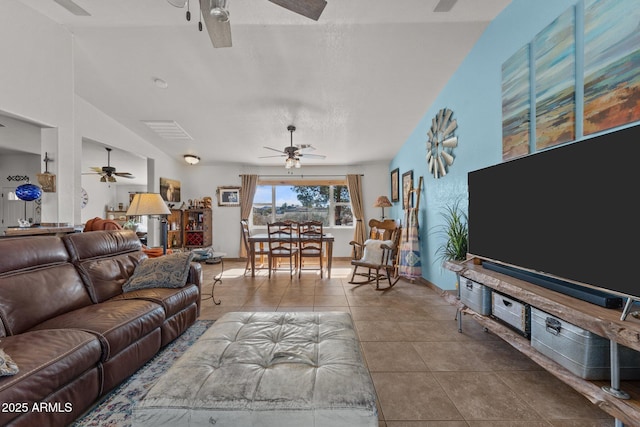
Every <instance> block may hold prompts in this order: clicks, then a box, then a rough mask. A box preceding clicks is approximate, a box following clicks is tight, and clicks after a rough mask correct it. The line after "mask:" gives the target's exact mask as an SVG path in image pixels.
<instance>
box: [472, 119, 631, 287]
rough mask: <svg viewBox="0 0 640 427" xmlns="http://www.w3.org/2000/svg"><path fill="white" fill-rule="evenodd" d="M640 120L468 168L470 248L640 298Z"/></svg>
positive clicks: (509, 262) (481, 254)
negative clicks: (639, 246) (639, 267)
mask: <svg viewBox="0 0 640 427" xmlns="http://www.w3.org/2000/svg"><path fill="white" fill-rule="evenodd" d="M639 171H640V126H634V127H631V128H627V129H623V130H619V131H616V132H611V133H608V134H605V135H601V136H596V137H593V138H590V139H585V140H582V141H578V142H575V143H571V144H568V145H564V146H560V147H557V148H554V149H549V150H547V151H543V152H540V153H537V154H533V155H530V156H527V157H523V158H520V159H516V160H512V161H509V162H505V163H501V164H498V165H495V166H491V167H487V168H484V169H480V170H477V171H473V172H470V173H469V175H468V184H469V212H468V221H469V224H468V225H469V252H470V253H471V254H472V255H475V256H478V257H480V258H484V259H488V260H493V261H497V262H499V263H502V264H507V265H510V266H515V267H519V268H522V269H525V270H528V271H534V272H538V273H542V274H543V275H549V276H552V277H558V278H562V279H566V280H568V281H570V282H577V283H579V284H584V285H587V286H588V287H595V288H599V289H601V290H606V291H612V292H614V293H616V294H618V295H621V296H633V297H635V298H636V299H639V298H640V277H638V276H637V275H636V274H635V273H634V272H635V270H634V268H635V266H636V263H638V262H640V257H639V256H638V253H637V248H636V245H637V244H638V238H639V237H640V218H638V211H637V208H636V203H637V200H636V199H637V198H638V197H639V196H638V195H639V191H638V184H639V183H640V182H639V181H640V180H639V179H638V176H640V172H639Z"/></svg>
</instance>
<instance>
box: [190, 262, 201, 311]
mask: <svg viewBox="0 0 640 427" xmlns="http://www.w3.org/2000/svg"><path fill="white" fill-rule="evenodd" d="M187 283H192V284H194V285H196V286H197V287H198V294H199V295H198V302H197V303H196V304H197V306H198V311H197V313H196V314H197V315H198V316H200V300H201V299H202V266H201V265H200V263H199V262H192V263H191V266H190V267H189V275H188V276H187Z"/></svg>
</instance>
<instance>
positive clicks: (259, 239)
mask: <svg viewBox="0 0 640 427" xmlns="http://www.w3.org/2000/svg"><path fill="white" fill-rule="evenodd" d="M304 239H305V238H304V236H302V237H301V236H298V235H294V236H293V241H294V242H297V243H300V242H304ZM248 240H249V250H250V251H251V253H250V254H249V257H250V258H251V277H255V275H256V253H255V250H256V244H259V245H260V246H261V247H263V246H264V244H265V243H269V234H268V233H259V234H252V235H251V236H249V238H248ZM334 240H335V239H334V237H333V234H330V233H323V234H322V244H323V245H324V244H325V243H326V244H327V245H326V247H327V263H326V265H327V277H328V278H329V279H331V259H332V258H333V242H334Z"/></svg>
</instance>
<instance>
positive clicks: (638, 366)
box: [531, 307, 640, 380]
mask: <svg viewBox="0 0 640 427" xmlns="http://www.w3.org/2000/svg"><path fill="white" fill-rule="evenodd" d="M531 346H532V347H533V348H535V349H536V350H538V351H539V352H540V353H542V354H544V355H545V356H547V357H549V358H550V359H552V360H554V361H555V362H557V363H558V364H559V365H562V366H564V367H565V368H567V369H568V370H569V371H570V372H572V373H573V374H575V375H577V376H579V377H581V378H583V379H586V380H606V379H609V378H610V376H611V370H610V353H609V352H610V350H609V340H608V339H606V338H603V337H600V336H598V335H596V334H594V333H592V332H589V331H586V330H584V329H582V328H580V327H578V326H575V325H573V324H571V323H569V322H567V321H565V320H562V319H559V318H557V317H555V316H552V315H550V314H548V313H545V312H544V311H542V310H539V309H537V308H535V307H534V308H533V309H532V310H531ZM618 357H619V366H620V378H621V379H625V380H633V379H639V378H640V353H639V352H637V351H634V350H632V349H630V348H628V347H624V346H622V345H619V346H618Z"/></svg>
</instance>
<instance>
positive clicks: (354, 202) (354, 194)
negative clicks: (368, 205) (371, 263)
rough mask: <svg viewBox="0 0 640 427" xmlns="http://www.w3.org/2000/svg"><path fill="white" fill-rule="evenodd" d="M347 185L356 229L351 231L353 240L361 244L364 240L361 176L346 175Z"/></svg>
mask: <svg viewBox="0 0 640 427" xmlns="http://www.w3.org/2000/svg"><path fill="white" fill-rule="evenodd" d="M347 186H348V187H349V195H350V196H351V209H352V210H353V218H354V219H355V221H356V229H355V231H354V233H353V240H354V241H356V242H358V243H360V244H363V243H364V240H365V229H364V209H363V208H362V176H361V175H347Z"/></svg>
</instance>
